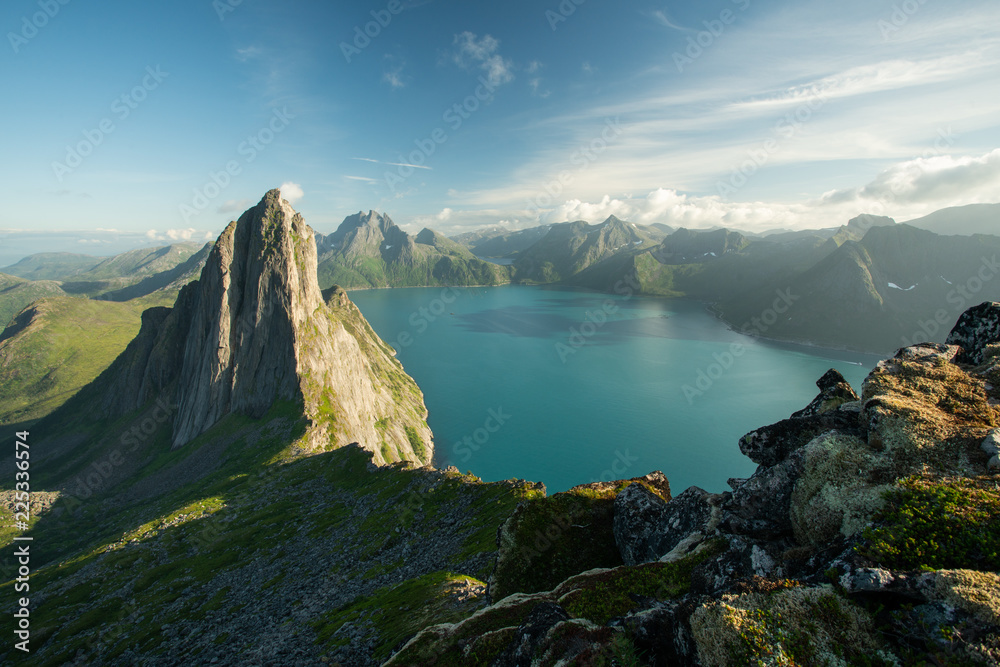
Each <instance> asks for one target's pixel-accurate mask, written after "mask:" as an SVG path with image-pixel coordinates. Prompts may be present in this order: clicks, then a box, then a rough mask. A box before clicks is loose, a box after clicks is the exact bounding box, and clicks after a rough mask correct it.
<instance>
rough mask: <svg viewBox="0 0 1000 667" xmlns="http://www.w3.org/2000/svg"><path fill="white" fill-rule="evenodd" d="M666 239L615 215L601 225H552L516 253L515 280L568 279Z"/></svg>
mask: <svg viewBox="0 0 1000 667" xmlns="http://www.w3.org/2000/svg"><path fill="white" fill-rule="evenodd" d="M663 236H664V232H663V230H662V229H661V228H657V227H653V228H650V227H640V226H638V225H636V224H634V223H630V222H625V221H623V220H619V219H618V218H616V217H615V216H611V217H609V218H608V219H607V220H605V221H604V222H602V223H601V224H599V225H591V224H588V223H586V222H584V221H582V220H577V221H576V222H564V223H561V224H557V225H551V226H550V227H549V228H548V232H547V233H546V234H545V236H544V237H542V238H541V239H540V240H539V241H537V242H536V243H535V244H533V245H532V246H530V247H529V248H527V249H526V250H523V251H521V252H519V253H517V255H516V258H515V261H514V279H515V280H517V281H519V282H534V283H553V282H559V281H561V280H566V279H568V278H571V277H572V276H574V275H576V274H577V273H579V272H580V271H583V270H584V269H586V268H587V267H589V266H592V265H594V264H597V263H599V262H602V261H604V260H606V259H608V258H609V257H613V256H614V255H618V254H622V253H630V252H632V251H633V250H634V249H636V248H648V247H652V246H654V245H656V243H657V242H658V241H659V240H660V239H662V238H663Z"/></svg>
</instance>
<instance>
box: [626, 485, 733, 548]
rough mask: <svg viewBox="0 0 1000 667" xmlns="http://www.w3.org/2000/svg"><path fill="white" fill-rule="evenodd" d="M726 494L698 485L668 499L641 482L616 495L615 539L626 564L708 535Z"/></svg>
mask: <svg viewBox="0 0 1000 667" xmlns="http://www.w3.org/2000/svg"><path fill="white" fill-rule="evenodd" d="M725 497H726V496H724V495H719V494H712V493H708V492H707V491H705V490H703V489H699V488H698V487H696V486H692V487H691V488H689V489H687V490H686V491H684V493H682V494H680V495H679V496H677V497H676V498H673V499H669V500H667V501H665V500H664V499H663V498H662V497H660V496H658V495H656V494H654V493H652V492H650V491H649V490H648V489H646V488H645V487H644V486H642V485H641V484H633V485H631V486H629V487H627V488H626V489H625V490H624V491H622V492H621V493H619V494H618V495H617V497H615V515H614V531H615V543H616V544H617V545H618V551H619V552H620V553H621V555H622V560H623V561H624V563H625V564H626V565H638V564H640V563H650V562H653V561H657V560H660V559H662V558H664V557H666V556H667V555H668V554H670V553H671V552H672V551H673V550H674V549H676V548H677V547H678V545H680V544H681V543H682V542H683V541H685V540H690V539H691V538H692V536H695V539H696V540H697V539H699V538H700V539H704V537H705V536H706V535H707V534H708V533H710V532H712V531H713V530H714V528H715V525H714V524H715V523H717V520H718V518H717V517H718V514H719V506H720V505H721V503H722V501H723V500H724V498H725Z"/></svg>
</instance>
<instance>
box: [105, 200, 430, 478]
mask: <svg viewBox="0 0 1000 667" xmlns="http://www.w3.org/2000/svg"><path fill="white" fill-rule="evenodd" d="M316 268H317V252H316V243H315V240H314V234H313V231H312V229H310V228H309V226H308V225H306V223H305V221H304V220H303V219H302V216H301V215H299V214H298V213H296V212H295V211H294V210H293V209H292V207H291V205H290V204H289V203H288V202H287V201H285V200H283V199H282V198H281V195H280V192H279V191H278V190H271V191H270V192H268V193H267V194H266V195H265V196H264V198H263V199H262V200H261V201H260V203H259V204H257V206H255V207H253V208H251V209H250V210H248V211H247V212H246V213H244V214H243V215H242V216H241V217H240V219H239V220H238V221H236V222H232V223H230V224H229V226H228V227H226V229H225V231H223V232H222V235H221V236H219V239H218V241H217V242H216V244H215V247H214V248H213V249H212V251H211V254H210V255H209V257H208V260H207V262H206V265H205V268H204V270H203V271H202V274H201V279H200V280H198V281H196V282H193V283H191V284H190V285H188V286H186V287H185V288H184V289H183V290H182V291H181V293H180V295H179V296H178V298H177V302H176V305H175V306H174V308H173V309H166V308H156V309H151V310H150V311H147V312H146V313H145V314H144V315H143V326H142V330H141V331H140V333H139V335H138V336H137V337H136V339H135V340H134V341H133V342H132V343H131V344H130V345H129V347H128V349H127V350H126V351H125V352H124V353H123V354H122V356H121V357H119V359H118V360H117V361H116V362H115V364H114V365H112V367H111V368H110V369H109V370H108V371H107V373H106V375H107V378H106V379H108V380H109V381H110V386H109V390H108V391H107V392H106V394H105V397H104V401H103V405H104V408H105V416H106V417H110V418H116V417H119V416H123V415H125V414H128V413H130V412H132V411H134V410H137V409H139V408H141V407H142V406H143V405H146V404H147V403H149V402H150V401H152V400H155V399H156V398H162V397H163V395H164V393H166V394H168V395H169V396H171V402H172V403H175V404H176V406H177V410H176V413H175V415H174V418H173V434H172V437H171V443H172V446H173V447H174V448H178V447H182V446H184V445H186V444H187V443H189V442H191V441H192V440H193V439H194V438H196V437H197V436H199V435H200V434H202V433H204V432H205V431H206V430H208V429H209V428H211V427H212V426H213V425H215V424H216V423H217V422H218V421H219V420H220V419H221V418H222V417H224V416H225V415H227V414H231V413H232V414H242V415H246V416H249V417H253V418H260V417H262V416H264V415H265V414H266V413H267V412H268V411H269V410H270V409H271V407H272V406H273V405H274V404H275V402H276V401H293V402H298V403H301V404H302V405H303V407H304V410H305V414H306V416H307V417H308V418H309V419H310V421H311V426H310V430H309V433H308V438H307V440H308V442H309V443H310V445H311V446H312V447H314V448H317V449H327V448H329V447H330V446H331V445H332V446H341V445H345V444H348V443H349V442H354V441H357V442H360V443H362V446H363V447H365V448H367V449H369V450H370V451H372V452H373V453H374V454H375V459H376V461H377V462H383V461H393V460H400V459H408V460H413V461H420V462H424V461H427V460H429V458H430V453H431V452H430V441H431V433H430V430H429V429H428V427H427V425H426V422H425V421H424V420H425V417H426V414H427V413H426V408H425V407H424V405H423V397H422V395H421V393H420V390H419V389H418V388H417V387H416V385H415V384H414V383H413V381H412V380H411V379H410V378H409V377H408V376H407V375H406V374H405V373H404V372H403V369H402V366H401V365H400V364H399V362H398V361H396V360H395V359H393V358H392V355H393V352H392V350H391V348H389V347H388V346H386V345H385V344H384V343H383V342H382V341H381V340H379V339H378V337H377V336H376V335H375V333H374V332H373V331H372V330H371V328H370V327H369V326H368V323H367V322H366V321H365V320H364V318H363V316H362V315H361V313H360V312H359V311H358V310H357V308H356V307H355V306H354V304H352V303H351V302H350V301H349V300H348V299H347V296H346V294H345V293H344V292H343V291H342V290H340V289H339V288H336V287H334V288H331V289H330V290H328V291H327V292H326V293H325V294H324V293H323V292H321V291H320V288H319V283H318V281H317V278H316ZM324 296H325V297H326V299H325V298H324Z"/></svg>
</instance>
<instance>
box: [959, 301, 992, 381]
mask: <svg viewBox="0 0 1000 667" xmlns="http://www.w3.org/2000/svg"><path fill="white" fill-rule="evenodd" d="M946 342H947V343H948V344H949V345H958V346H960V347H961V348H962V352H961V354H960V355H959V356H958V358H957V361H959V362H961V363H965V364H972V365H979V364H981V363H983V360H984V354H983V353H984V352H985V350H986V347H987V346H988V345H990V344H991V343H997V342H1000V303H997V302H996V301H985V302H983V303H981V304H979V305H978V306H974V307H972V308H969V309H968V310H967V311H965V312H964V313H962V316H961V317H959V318H958V322H957V323H956V324H955V328H953V329H952V330H951V333H949V334H948V338H947V340H946Z"/></svg>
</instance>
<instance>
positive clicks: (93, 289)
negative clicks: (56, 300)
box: [0, 244, 210, 327]
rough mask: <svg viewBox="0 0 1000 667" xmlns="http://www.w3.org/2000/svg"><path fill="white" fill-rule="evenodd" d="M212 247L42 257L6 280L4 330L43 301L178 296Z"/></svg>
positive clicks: (1, 283)
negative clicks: (165, 293) (161, 294)
mask: <svg viewBox="0 0 1000 667" xmlns="http://www.w3.org/2000/svg"><path fill="white" fill-rule="evenodd" d="M209 247H210V246H209V245H205V246H204V247H201V248H199V247H198V246H197V245H193V244H176V245H171V246H163V247H160V248H145V249H140V250H132V251H129V252H126V253H123V254H121V255H116V256H114V257H109V258H104V259H102V258H98V257H90V256H88V255H71V254H68V253H41V254H35V255H30V256H29V257H26V258H24V259H23V260H21V261H20V262H18V263H17V264H14V265H13V266H11V267H8V268H10V269H12V270H13V271H16V272H17V274H16V275H14V274H0V327H3V326H6V325H7V323H8V322H10V320H11V318H13V317H14V316H15V315H17V314H18V313H19V312H21V311H22V310H23V309H24V308H26V307H27V306H29V305H31V304H32V303H34V302H35V301H37V300H38V299H41V298H44V297H55V296H68V295H70V296H79V297H82V298H96V299H105V300H109V301H128V300H129V299H136V298H140V297H145V296H148V295H151V294H153V293H154V292H156V291H157V290H178V289H180V288H181V287H183V286H184V284H186V283H188V282H190V281H191V280H193V279H194V278H196V277H197V274H198V273H199V272H200V271H201V267H202V265H203V264H204V261H205V258H206V257H208V249H209Z"/></svg>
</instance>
